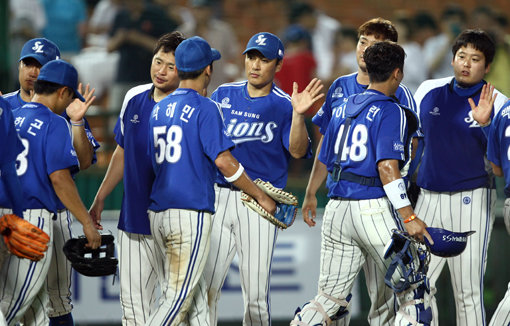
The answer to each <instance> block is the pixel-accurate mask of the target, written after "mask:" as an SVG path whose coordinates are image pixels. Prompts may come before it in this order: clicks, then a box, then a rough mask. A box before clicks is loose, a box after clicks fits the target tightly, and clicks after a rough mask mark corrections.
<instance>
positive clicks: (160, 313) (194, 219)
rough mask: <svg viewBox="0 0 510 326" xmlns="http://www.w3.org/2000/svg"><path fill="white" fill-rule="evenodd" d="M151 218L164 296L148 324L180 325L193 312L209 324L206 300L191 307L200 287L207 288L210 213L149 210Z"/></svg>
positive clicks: (194, 302) (156, 260)
mask: <svg viewBox="0 0 510 326" xmlns="http://www.w3.org/2000/svg"><path fill="white" fill-rule="evenodd" d="M149 219H150V223H151V233H152V236H153V238H154V243H155V249H156V250H155V255H154V263H155V265H154V266H155V267H156V271H157V274H158V279H159V280H160V286H161V299H160V303H159V306H158V308H157V309H156V310H155V311H154V313H153V314H151V315H150V316H149V320H148V321H147V323H146V325H153V326H162V325H178V324H180V323H182V322H186V321H187V319H188V313H190V314H192V313H193V311H196V312H198V313H200V318H201V320H199V322H200V323H201V325H208V318H207V316H208V313H209V312H208V308H207V304H206V301H205V300H203V301H199V302H198V304H200V305H201V306H198V307H196V306H195V307H193V308H192V306H193V305H194V304H197V303H196V301H194V299H195V298H194V296H195V294H196V292H197V289H198V291H199V290H202V291H203V290H205V286H203V282H204V280H203V278H202V272H203V270H204V266H205V262H206V260H207V255H208V253H209V237H210V232H211V213H208V212H203V211H200V212H199V211H194V210H185V209H169V210H166V211H162V212H153V211H149ZM202 298H203V297H202ZM190 308H192V309H191V310H190Z"/></svg>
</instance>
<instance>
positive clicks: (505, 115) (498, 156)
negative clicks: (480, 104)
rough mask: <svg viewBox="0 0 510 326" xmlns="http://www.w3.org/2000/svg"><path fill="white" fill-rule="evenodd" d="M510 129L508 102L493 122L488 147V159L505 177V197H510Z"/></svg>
mask: <svg viewBox="0 0 510 326" xmlns="http://www.w3.org/2000/svg"><path fill="white" fill-rule="evenodd" d="M509 127H510V100H509V101H507V102H506V104H505V105H503V107H502V108H501V110H500V111H499V112H498V114H497V115H496V116H495V117H494V119H493V120H492V124H491V128H490V132H489V137H488V146H487V158H488V159H489V161H491V162H493V163H494V164H496V165H497V166H499V167H501V169H502V170H503V173H504V177H505V196H506V197H507V198H508V197H510V160H509V159H508V152H509V150H510V137H508V136H507V129H508V128H509Z"/></svg>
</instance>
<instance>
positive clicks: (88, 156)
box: [66, 83, 96, 170]
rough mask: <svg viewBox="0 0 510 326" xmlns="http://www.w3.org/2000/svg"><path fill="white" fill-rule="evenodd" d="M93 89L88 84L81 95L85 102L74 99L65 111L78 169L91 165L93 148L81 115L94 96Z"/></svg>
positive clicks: (83, 114)
mask: <svg viewBox="0 0 510 326" xmlns="http://www.w3.org/2000/svg"><path fill="white" fill-rule="evenodd" d="M78 91H79V92H80V93H81V91H82V84H81V83H80V84H79V85H78ZM94 92H95V89H94V88H93V89H92V90H90V86H89V84H87V86H86V87H85V92H84V93H83V97H84V98H85V102H82V101H80V100H79V99H75V100H74V101H73V102H72V103H71V104H70V105H69V106H68V107H67V109H66V113H67V115H68V116H69V118H70V119H71V127H72V132H73V147H74V149H75V150H76V156H78V161H79V162H80V170H85V169H87V168H88V167H90V166H91V165H92V158H93V157H94V148H93V146H92V144H91V143H90V141H89V139H88V137H87V132H86V131H85V121H84V120H83V117H84V116H85V113H86V112H87V110H88V109H89V107H90V105H91V104H92V102H94V100H95V99H96V97H95V96H94Z"/></svg>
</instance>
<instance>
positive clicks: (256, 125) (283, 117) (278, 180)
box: [211, 81, 312, 188]
mask: <svg viewBox="0 0 510 326" xmlns="http://www.w3.org/2000/svg"><path fill="white" fill-rule="evenodd" d="M247 83H248V82H247V81H243V82H238V83H228V84H224V85H222V86H220V87H218V89H217V90H216V91H214V93H213V94H212V96H211V98H212V99H213V100H215V101H216V102H218V103H220V105H221V109H222V113H223V118H224V121H225V125H226V128H227V132H228V133H229V134H230V136H231V137H232V141H233V142H234V143H235V144H236V147H235V148H234V149H233V150H232V155H234V157H235V158H236V159H237V160H238V161H239V162H241V163H242V165H243V166H244V168H245V171H246V173H247V174H248V175H249V176H250V178H252V179H256V178H260V179H262V180H264V181H269V182H271V183H272V184H273V185H274V186H275V187H278V188H284V187H285V185H286V184H287V173H288V172H287V170H288V165H289V159H290V153H289V135H290V126H291V123H292V112H293V109H292V104H291V102H290V97H289V96H288V95H287V94H286V93H285V92H283V91H282V90H281V89H280V88H278V87H276V86H275V85H274V84H273V86H272V88H271V92H270V93H269V94H268V95H267V96H262V97H250V95H249V94H248V90H247V88H246V87H247ZM311 154H312V152H311V145H309V146H308V151H307V154H306V157H310V156H311ZM216 181H217V183H219V184H228V183H227V181H226V180H225V178H224V177H223V175H221V174H219V173H218V179H217V180H216Z"/></svg>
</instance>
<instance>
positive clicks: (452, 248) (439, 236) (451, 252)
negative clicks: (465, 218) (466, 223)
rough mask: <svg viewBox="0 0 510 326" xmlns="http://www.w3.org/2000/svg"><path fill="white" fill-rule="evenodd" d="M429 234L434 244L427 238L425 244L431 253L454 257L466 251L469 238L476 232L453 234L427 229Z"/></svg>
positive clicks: (438, 229)
mask: <svg viewBox="0 0 510 326" xmlns="http://www.w3.org/2000/svg"><path fill="white" fill-rule="evenodd" d="M427 232H428V233H429V234H430V236H431V237H432V240H433V241H434V244H433V245H431V244H430V242H429V241H428V239H427V238H425V243H426V244H427V246H428V247H429V249H430V252H431V253H432V254H434V255H436V256H440V257H453V256H457V255H460V254H461V253H462V252H463V251H464V249H466V245H467V239H468V237H469V236H470V235H471V234H473V233H475V231H468V232H452V231H449V230H446V229H441V228H431V227H428V228H427Z"/></svg>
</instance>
